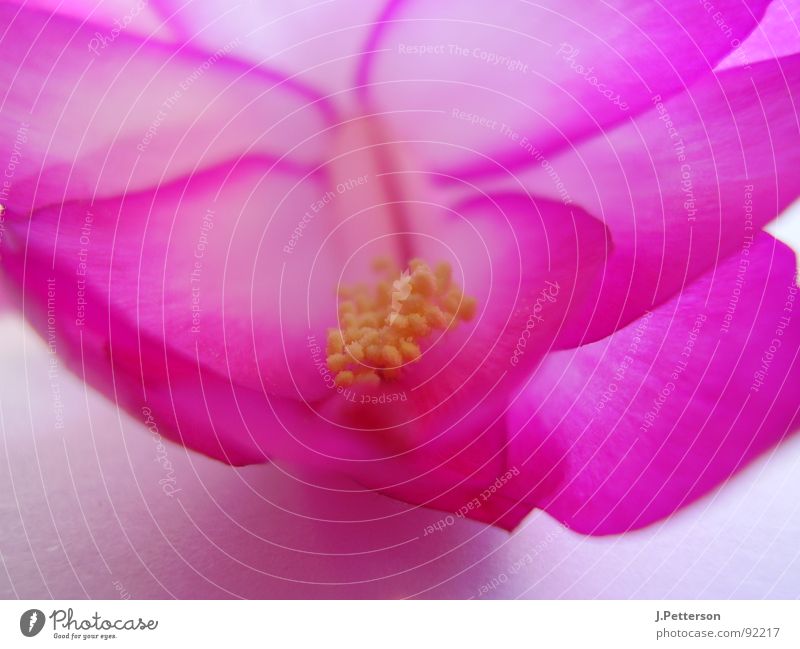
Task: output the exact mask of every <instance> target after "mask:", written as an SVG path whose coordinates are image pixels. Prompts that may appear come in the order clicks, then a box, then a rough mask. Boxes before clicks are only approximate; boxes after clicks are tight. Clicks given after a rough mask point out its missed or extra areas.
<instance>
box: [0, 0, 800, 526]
mask: <svg viewBox="0 0 800 649" xmlns="http://www.w3.org/2000/svg"><path fill="white" fill-rule="evenodd" d="M84 4H85V5H86V6H85V7H84ZM93 4H94V3H74V4H73V3H70V7H69V9H68V11H69V15H67V13H66V12H65V11H64V10H61V8H60V6H59V7H58V8H57V10H56V9H54V8H53V7H57V6H58V3H52V5H53V7H51V6H50V5H51V3H48V2H43V1H42V2H35V3H25V4H23V5H19V4H17V3H10V4H5V5H3V6H2V8H0V16H1V17H0V21H1V22H2V25H3V42H2V50H3V62H2V64H1V65H0V70H2V88H3V104H2V122H0V123H1V124H2V129H3V133H2V134H3V138H2V142H3V145H2V146H3V156H4V157H3V159H4V160H8V161H9V164H8V167H7V170H6V177H5V179H6V180H7V182H6V184H5V185H4V188H3V192H2V201H1V202H2V204H3V205H4V207H5V213H4V215H3V226H4V227H3V230H2V234H3V239H2V254H3V262H2V268H3V271H4V275H5V277H6V278H7V280H8V281H7V284H8V285H9V286H10V287H15V288H16V289H18V293H19V303H20V305H21V307H22V308H23V310H24V313H25V315H26V316H27V317H28V318H29V319H30V320H31V322H33V323H34V324H35V325H36V326H37V328H38V329H39V330H40V331H41V333H42V335H43V336H44V337H45V339H46V340H47V342H48V344H49V345H50V346H51V349H53V350H56V351H57V352H58V353H59V354H61V355H62V357H64V358H66V359H67V361H68V362H69V363H70V364H71V367H72V368H73V369H74V370H75V371H76V372H79V373H81V374H82V375H84V376H85V377H86V379H87V380H88V381H89V382H91V383H92V385H94V386H96V387H98V388H99V389H101V390H102V391H104V392H105V393H106V394H107V395H108V396H109V397H111V398H113V399H115V400H117V401H118V402H119V403H120V404H122V405H123V406H124V407H125V408H127V409H128V411H129V412H130V413H131V414H132V415H133V416H134V417H137V418H140V419H141V420H143V421H145V422H157V425H158V429H159V430H160V431H162V432H169V433H170V434H171V436H172V437H173V439H175V440H176V441H178V442H180V443H182V444H185V445H186V446H189V447H191V448H194V449H196V450H198V451H200V452H202V453H205V454H207V455H211V456H213V457H216V458H219V459H220V460H223V461H225V462H228V463H230V464H237V465H238V464H247V463H258V462H265V461H267V460H268V459H275V460H280V461H285V462H287V466H292V465H293V464H298V463H299V464H302V465H304V466H312V467H318V468H319V469H320V470H324V471H330V470H333V471H338V472H342V473H345V474H347V475H350V476H352V477H353V478H354V479H355V480H356V482H357V483H358V484H360V485H362V486H363V488H364V489H370V490H378V491H381V492H383V493H386V494H389V495H391V496H394V497H396V498H398V499H400V500H403V501H405V502H407V503H410V504H411V505H415V506H425V507H435V508H440V509H442V510H445V511H448V512H451V513H454V514H456V515H458V516H464V517H469V518H473V519H477V520H481V521H484V522H487V523H491V524H495V525H499V526H503V527H506V528H509V529H510V528H513V527H514V526H516V525H517V524H518V523H519V521H520V520H521V519H522V518H523V517H524V516H525V515H526V514H527V513H529V512H530V511H531V510H532V509H534V508H539V509H544V510H545V511H547V512H548V513H550V514H551V515H552V516H555V517H556V518H557V519H558V520H560V521H562V522H564V523H565V524H566V525H568V526H570V527H572V528H573V529H576V530H579V531H581V532H584V533H587V534H604V533H614V532H621V531H625V530H628V529H631V528H635V527H640V526H643V525H646V524H648V523H650V522H652V521H655V520H658V519H660V518H663V517H665V516H668V515H669V514H671V513H672V512H674V511H675V510H676V509H678V508H679V507H682V506H683V505H685V504H687V503H689V502H691V501H692V500H694V499H696V498H698V497H700V496H702V495H703V494H705V493H707V492H708V491H709V490H711V489H712V488H714V487H715V486H717V485H719V484H720V483H722V482H724V481H725V480H726V479H727V478H728V477H730V476H731V475H733V474H734V473H735V472H736V471H737V470H739V469H740V468H742V467H743V466H745V465H746V464H747V462H748V461H750V460H751V459H752V458H753V457H755V456H756V455H758V454H759V453H761V452H763V451H764V450H765V449H767V448H770V447H771V446H773V445H774V444H776V443H777V442H779V441H780V440H781V439H782V438H783V437H785V436H786V435H788V434H789V433H790V432H792V431H793V430H794V429H795V428H796V427H797V423H798V421H797V419H798V407H799V406H800V381H798V359H797V356H798V350H800V325H799V324H798V321H799V320H800V315H799V314H798V309H800V307H798V302H797V299H796V293H797V287H796V284H795V276H796V264H795V258H794V255H793V253H792V252H791V251H790V250H789V249H788V248H787V247H786V246H784V245H783V244H781V243H780V242H778V241H776V240H775V239H773V238H772V237H771V236H770V235H768V234H766V233H764V232H762V231H761V228H762V227H763V226H764V225H765V224H766V223H767V222H769V221H770V220H772V219H773V218H775V217H776V216H777V215H778V214H780V213H781V212H782V211H783V210H784V208H785V207H786V206H787V205H788V204H789V203H790V202H791V201H792V200H794V199H795V198H796V196H797V194H798V186H799V185H800V175H798V174H797V168H798V158H800V127H799V125H798V124H799V120H798V115H797V109H796V107H797V105H798V103H797V101H798V99H800V97H798V92H797V89H798V82H800V55H798V54H797V51H798V49H800V48H798V38H797V34H796V33H795V34H788V35H787V34H785V33H784V32H782V31H781V30H780V29H778V28H777V26H779V25H781V24H782V21H784V22H785V20H786V17H785V16H784V15H783V14H782V13H781V12H788V11H793V10H794V7H793V6H791V5H792V3H782V4H780V6H777V7H770V8H769V9H768V8H767V5H769V3H768V2H766V1H761V0H754V1H752V2H742V1H741V0H719V1H718V2H715V6H714V8H713V10H712V9H708V7H707V6H706V5H705V4H704V3H699V2H696V1H690V0H682V1H679V2H672V3H669V7H668V8H664V7H661V6H660V5H659V4H657V3H650V2H621V1H620V2H611V3H583V2H573V3H567V4H566V6H565V3H562V2H559V3H556V2H545V3H536V4H528V3H523V2H510V1H509V2H501V3H488V4H487V3H484V2H466V3H465V2H458V3H456V2H453V3H450V2H445V3H431V2H423V1H422V0H416V1H412V0H390V1H389V2H388V3H387V4H386V5H385V6H384V7H374V6H373V3H366V2H365V3H352V2H344V1H341V2H328V3H320V4H319V5H315V4H313V3H309V6H308V7H306V6H299V7H298V8H297V9H296V10H292V11H291V12H290V10H288V9H287V8H285V6H283V5H281V6H280V7H278V6H277V3H273V4H270V3H262V4H263V5H265V7H260V6H259V3H246V4H244V5H241V6H238V7H235V8H233V9H229V8H227V7H226V8H222V7H220V6H218V3H213V2H210V1H206V0H196V1H195V2H192V3H190V4H189V5H187V6H186V7H183V8H180V9H173V8H172V7H170V6H168V5H167V3H150V4H149V5H145V4H142V3H139V4H137V3H132V4H131V5H130V7H129V8H128V9H125V10H117V11H116V13H115V12H113V11H105V10H104V9H103V8H102V7H100V8H95V7H94V6H93ZM300 4H301V5H304V3H300ZM37 7H38V8H37ZM271 7H274V8H271ZM753 30H756V32H754V33H753V35H752V36H750V37H749V38H748V36H749V35H750V34H751V32H753ZM745 40H746V43H745V44H744V45H743V46H742V47H739V45H740V43H742V42H744V41H745Z"/></svg>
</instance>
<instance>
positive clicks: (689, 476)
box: [509, 234, 800, 534]
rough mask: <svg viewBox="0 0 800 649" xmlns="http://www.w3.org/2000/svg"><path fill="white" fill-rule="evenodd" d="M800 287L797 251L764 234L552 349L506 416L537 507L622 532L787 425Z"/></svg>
mask: <svg viewBox="0 0 800 649" xmlns="http://www.w3.org/2000/svg"><path fill="white" fill-rule="evenodd" d="M797 293H798V287H797V285H796V266H795V257H794V253H793V252H792V251H791V250H789V249H788V248H787V247H786V246H784V245H783V244H781V243H780V242H777V241H776V240H774V239H773V238H772V237H770V236H769V235H766V234H760V235H759V236H758V238H757V240H756V242H755V244H754V245H753V246H752V247H751V248H749V249H745V250H743V251H742V253H741V258H736V259H730V260H727V261H725V262H723V264H722V265H721V266H720V267H719V268H717V269H716V271H715V272H714V273H709V274H707V275H704V276H703V277H702V278H701V279H699V280H698V281H697V282H695V283H694V284H692V285H691V286H690V287H689V288H687V289H686V290H685V291H684V292H683V293H682V294H681V295H679V296H677V297H676V298H674V299H673V300H671V301H669V302H668V303H666V304H664V305H662V306H661V307H659V308H658V309H657V310H656V311H654V312H653V313H652V314H651V315H648V316H645V317H643V318H641V319H639V320H638V321H636V322H634V323H632V324H631V325H629V326H628V327H627V328H625V329H621V330H619V331H617V332H616V333H614V334H613V335H612V336H611V337H609V338H607V339H604V340H601V341H598V342H595V343H592V344H590V345H586V346H583V347H580V348H578V349H576V350H569V351H562V352H558V353H556V354H553V355H551V356H550V357H549V358H548V359H547V361H546V363H545V364H544V365H543V367H542V368H541V369H540V370H539V371H538V372H537V373H536V375H535V377H534V379H533V382H532V384H531V385H530V387H529V388H528V389H527V390H526V392H525V394H524V397H523V398H521V399H520V400H519V401H518V402H516V403H515V404H514V405H513V407H512V410H511V414H510V417H509V426H510V432H509V436H510V437H511V442H510V449H511V451H510V453H509V455H510V459H509V462H510V463H511V464H516V465H518V466H524V467H526V468H525V470H524V473H523V475H527V476H529V477H531V480H530V482H529V483H528V484H527V485H526V487H527V488H531V487H534V486H536V487H540V485H541V483H542V482H543V481H547V480H549V485H548V493H547V494H543V493H542V490H541V488H539V490H538V492H537V493H536V495H535V497H534V500H535V503H536V506H537V507H540V508H542V509H544V510H546V511H547V512H548V513H550V514H551V515H552V516H554V517H556V518H557V519H558V520H560V521H562V522H563V523H565V524H566V525H568V526H569V527H571V528H573V529H575V530H577V531H579V532H582V533H585V534H611V533H620V532H625V531H627V530H630V529H634V528H638V527H642V526H644V525H647V524H648V523H652V522H653V521H656V520H659V519H661V518H664V517H666V516H669V515H670V514H671V513H672V512H674V511H675V510H677V509H678V508H680V507H682V506H684V505H686V504H687V503H689V502H692V501H693V500H695V499H697V498H699V497H700V496H702V495H703V494H705V493H707V492H708V491H709V490H711V489H713V488H714V487H716V486H718V485H719V484H721V483H723V482H724V481H725V480H727V479H728V478H730V477H731V476H732V475H733V474H734V473H736V472H737V471H738V470H739V469H740V468H742V467H743V466H745V465H746V464H747V463H748V462H749V461H750V460H752V459H753V458H754V457H756V456H757V455H758V454H759V453H763V452H764V451H765V450H767V449H768V448H770V447H771V446H772V445H774V444H775V443H777V442H779V441H780V440H781V439H783V438H784V437H785V436H786V435H787V434H789V433H790V432H792V431H793V430H794V429H795V428H796V427H797V425H798V421H799V418H798V404H800V380H798V375H800V356H799V354H800V319H798V313H797V309H798V300H797ZM521 484H523V483H522V481H520V485H521ZM520 485H518V486H520ZM523 491H524V490H523ZM520 497H523V496H522V495H520Z"/></svg>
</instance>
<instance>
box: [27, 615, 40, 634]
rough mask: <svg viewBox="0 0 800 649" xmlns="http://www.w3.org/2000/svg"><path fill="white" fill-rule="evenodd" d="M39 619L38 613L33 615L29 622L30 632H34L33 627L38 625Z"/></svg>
mask: <svg viewBox="0 0 800 649" xmlns="http://www.w3.org/2000/svg"><path fill="white" fill-rule="evenodd" d="M37 618H38V615H37V614H36V611H34V612H33V613H31V619H30V620H29V621H28V631H32V630H33V625H34V624H36V619H37Z"/></svg>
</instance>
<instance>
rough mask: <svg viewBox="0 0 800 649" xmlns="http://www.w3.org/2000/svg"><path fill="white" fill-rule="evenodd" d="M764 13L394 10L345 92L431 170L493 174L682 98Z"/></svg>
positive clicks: (415, 5)
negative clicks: (354, 87) (354, 85)
mask: <svg viewBox="0 0 800 649" xmlns="http://www.w3.org/2000/svg"><path fill="white" fill-rule="evenodd" d="M767 4H768V2H766V1H765V0H760V1H758V2H750V3H743V2H741V0H724V1H722V2H716V3H715V7H714V9H715V11H719V12H720V13H721V14H722V15H724V16H725V21H726V23H725V29H722V28H720V25H719V24H718V22H715V19H714V17H713V13H714V12H710V11H707V10H706V8H705V7H704V5H703V3H701V2H697V1H696V0H680V1H677V2H670V3H669V6H666V5H661V4H659V3H653V2H646V1H640V2H630V1H614V2H595V3H585V2H579V3H564V2H558V1H557V0H548V1H547V2H536V3H529V2H499V3H498V2H490V3H486V2H467V3H465V2H444V3H442V2H437V3H431V2H426V1H424V0H405V1H404V0H395V1H394V2H392V3H391V4H390V10H389V11H387V13H386V15H385V16H384V22H383V23H380V24H378V25H377V26H376V28H375V33H374V35H373V38H372V39H371V40H370V42H369V44H368V49H369V50H370V53H368V54H367V57H366V58H365V61H364V64H363V67H362V70H361V74H360V76H359V78H358V83H359V85H361V84H366V85H365V89H364V90H365V93H364V94H365V95H366V96H367V97H368V98H369V99H370V100H371V102H372V104H373V105H374V109H375V110H378V111H381V112H386V113H391V121H392V123H393V126H394V130H395V133H396V134H397V135H398V136H399V137H402V138H404V139H409V140H416V141H418V142H419V144H418V147H419V148H420V149H421V151H422V152H423V154H424V155H425V156H426V159H428V160H429V161H430V162H429V163H430V164H432V165H433V166H434V167H435V168H436V169H437V170H442V169H446V170H447V171H448V172H449V173H452V174H454V175H462V176H463V175H464V174H467V173H469V172H472V171H494V172H499V171H502V169H503V168H504V167H511V168H517V167H519V166H520V165H527V164H530V163H531V160H532V159H536V158H535V156H536V155H548V153H549V152H552V150H553V149H557V148H562V147H565V146H567V145H573V144H575V142H576V141H577V140H579V139H581V138H583V137H585V136H587V135H590V134H594V133H597V132H599V131H601V130H602V129H604V128H606V127H608V126H609V125H613V124H615V123H617V122H621V121H623V120H626V119H627V118H629V117H630V116H631V115H635V114H636V113H638V112H639V111H641V110H643V109H647V108H648V107H649V106H650V102H651V98H652V97H653V95H655V94H661V95H663V96H669V95H671V94H673V93H675V92H677V91H680V90H682V89H683V88H684V87H685V86H686V85H688V84H689V83H691V82H692V80H693V79H695V78H696V77H697V76H699V75H700V74H702V73H704V72H707V71H709V70H710V69H711V68H712V67H713V66H714V64H715V63H716V62H717V61H719V60H720V59H721V58H722V57H724V56H725V55H726V54H727V53H728V52H730V50H731V49H732V48H733V47H734V46H735V44H736V42H737V40H738V39H743V38H744V37H745V36H746V35H747V34H748V33H749V32H750V31H751V30H752V29H753V28H754V27H755V26H756V25H757V24H758V19H759V17H760V16H761V14H762V13H763V11H764V8H765V7H766V6H767Z"/></svg>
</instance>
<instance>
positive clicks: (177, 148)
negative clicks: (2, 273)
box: [0, 5, 327, 212]
mask: <svg viewBox="0 0 800 649" xmlns="http://www.w3.org/2000/svg"><path fill="white" fill-rule="evenodd" d="M0 26H2V30H3V37H2V43H1V45H2V48H3V63H2V66H0V85H2V87H3V88H4V95H3V100H2V101H3V103H2V111H3V119H2V122H0V125H1V128H2V131H1V132H0V136H2V142H3V144H2V155H3V156H4V157H5V158H6V159H11V160H12V161H13V163H14V166H13V169H12V176H13V177H12V178H11V179H10V181H11V187H10V190H9V191H7V192H5V193H6V194H8V198H7V200H4V201H3V202H4V203H5V204H6V205H10V206H12V207H13V208H15V209H16V210H17V211H22V212H26V211H29V210H31V209H33V208H35V207H38V206H41V205H45V204H48V203H59V202H62V201H64V200H71V199H74V198H92V197H107V196H111V195H116V194H120V193H122V192H124V191H135V190H138V189H142V188H144V187H147V186H152V185H155V184H157V183H159V182H166V181H169V180H172V179H175V178H178V177H180V176H182V175H186V174H187V173H190V172H191V171H193V170H195V169H202V168H205V167H210V166H213V165H215V164H219V163H220V162H221V161H222V160H225V159H226V158H230V157H234V156H240V155H244V154H248V153H249V154H251V155H270V156H272V157H273V158H279V159H281V161H282V164H285V165H287V166H288V165H290V164H304V163H310V162H312V161H318V160H319V159H320V157H319V153H320V151H319V146H320V143H321V140H322V139H324V135H323V136H320V137H315V136H316V135H317V134H318V133H319V131H320V129H322V128H324V127H325V125H326V124H327V122H326V121H325V114H324V113H323V112H322V111H321V110H320V105H319V104H314V102H315V101H317V97H316V96H315V95H312V94H309V93H308V92H307V91H306V90H304V89H303V88H300V87H299V86H298V85H297V84H296V83H294V82H291V81H289V80H287V79H286V78H285V77H280V76H277V75H275V74H274V73H272V72H270V71H269V70H266V69H265V70H261V69H259V70H253V69H250V68H249V67H248V66H244V65H242V64H239V63H236V62H233V61H230V60H227V59H226V57H225V52H223V51H219V52H216V53H214V54H212V55H210V56H206V55H198V54H196V53H191V52H190V51H188V50H187V51H184V50H182V49H181V48H179V47H176V46H171V45H165V44H161V43H151V42H144V41H142V40H139V39H138V38H136V37H133V36H132V35H130V34H127V33H120V34H119V35H118V36H117V37H116V38H115V39H114V40H113V41H111V42H109V43H108V44H107V46H105V47H104V48H103V47H100V45H97V42H96V41H97V40H98V39H97V37H96V36H95V34H94V27H93V26H91V25H90V24H88V23H87V24H84V25H82V24H81V23H80V22H77V21H75V20H74V19H71V18H66V17H64V16H50V15H49V14H47V13H40V12H36V11H31V10H28V9H17V8H15V7H11V6H7V5H4V6H3V7H1V8H0ZM95 45H97V47H94V46H95ZM95 50H96V51H95Z"/></svg>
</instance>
